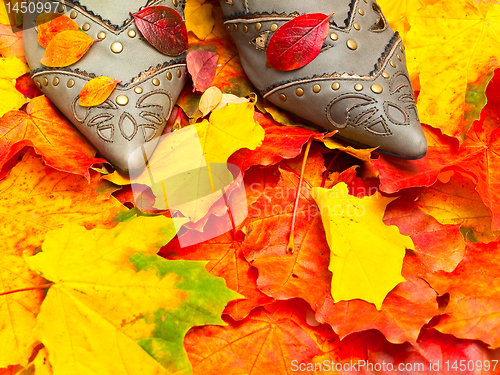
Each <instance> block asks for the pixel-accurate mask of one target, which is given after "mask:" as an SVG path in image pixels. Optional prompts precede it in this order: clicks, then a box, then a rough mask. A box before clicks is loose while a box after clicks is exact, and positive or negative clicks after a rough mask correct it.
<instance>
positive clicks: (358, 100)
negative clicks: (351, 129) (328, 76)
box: [325, 94, 376, 129]
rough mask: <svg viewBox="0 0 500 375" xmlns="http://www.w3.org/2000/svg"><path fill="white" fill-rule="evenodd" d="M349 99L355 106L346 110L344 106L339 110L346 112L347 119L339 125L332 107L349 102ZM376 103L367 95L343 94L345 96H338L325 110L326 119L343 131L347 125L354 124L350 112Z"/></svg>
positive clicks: (350, 106) (344, 115)
mask: <svg viewBox="0 0 500 375" xmlns="http://www.w3.org/2000/svg"><path fill="white" fill-rule="evenodd" d="M349 99H353V100H354V101H355V104H353V103H350V105H349V106H345V107H344V108H342V106H340V107H341V108H339V109H342V110H343V111H344V113H343V117H345V119H344V120H343V122H342V123H339V122H338V121H335V119H334V118H333V116H332V107H333V106H335V105H336V104H339V103H340V102H342V101H343V100H349ZM374 103H376V100H375V99H373V98H371V97H369V96H367V95H364V94H343V95H339V96H337V97H336V98H335V99H334V100H332V101H331V102H330V103H329V104H328V105H327V106H326V109H325V112H326V118H327V119H328V121H330V123H331V124H332V125H334V126H335V127H336V128H338V129H343V128H345V127H346V126H347V125H350V124H351V123H352V122H353V121H351V118H350V112H351V110H353V109H355V108H359V107H362V106H367V105H370V104H374ZM358 117H359V116H357V117H356V118H358ZM354 122H356V120H354ZM358 125H359V124H358Z"/></svg>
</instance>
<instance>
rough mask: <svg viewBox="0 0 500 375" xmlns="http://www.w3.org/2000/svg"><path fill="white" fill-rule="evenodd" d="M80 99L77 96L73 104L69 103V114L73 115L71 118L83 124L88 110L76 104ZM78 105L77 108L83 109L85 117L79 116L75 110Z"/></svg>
mask: <svg viewBox="0 0 500 375" xmlns="http://www.w3.org/2000/svg"><path fill="white" fill-rule="evenodd" d="M79 99H80V95H78V96H77V97H76V98H75V99H74V100H73V103H71V112H72V113H73V117H74V118H75V119H76V120H77V121H78V122H81V123H84V122H85V120H86V119H87V117H88V116H89V113H90V109H89V108H88V107H82V106H80V105H79V104H78V100H79ZM77 105H78V107H79V108H84V109H85V115H83V116H79V115H78V111H77V109H76V106H77Z"/></svg>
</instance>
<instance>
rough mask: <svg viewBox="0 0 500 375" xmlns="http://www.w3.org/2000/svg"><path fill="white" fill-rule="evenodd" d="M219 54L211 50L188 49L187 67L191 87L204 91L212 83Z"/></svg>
mask: <svg viewBox="0 0 500 375" xmlns="http://www.w3.org/2000/svg"><path fill="white" fill-rule="evenodd" d="M218 60H219V55H217V53H215V52H211V51H202V50H199V51H190V52H189V53H188V55H187V68H188V71H189V74H191V77H192V78H193V89H194V90H197V91H201V92H204V91H205V90H207V89H208V88H209V87H210V85H211V84H212V82H213V80H214V78H215V71H216V70H217V62H218Z"/></svg>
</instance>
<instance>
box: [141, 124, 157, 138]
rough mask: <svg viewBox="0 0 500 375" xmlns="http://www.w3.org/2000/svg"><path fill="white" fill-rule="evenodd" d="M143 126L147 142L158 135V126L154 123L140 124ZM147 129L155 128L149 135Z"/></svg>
mask: <svg viewBox="0 0 500 375" xmlns="http://www.w3.org/2000/svg"><path fill="white" fill-rule="evenodd" d="M140 126H142V134H143V135H144V139H145V140H146V142H149V141H150V140H152V139H154V138H155V136H156V133H158V128H156V127H155V126H153V125H140ZM145 129H152V130H153V133H151V134H150V135H149V136H148V135H147V134H146V130H145Z"/></svg>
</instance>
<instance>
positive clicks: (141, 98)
mask: <svg viewBox="0 0 500 375" xmlns="http://www.w3.org/2000/svg"><path fill="white" fill-rule="evenodd" d="M157 94H162V95H166V96H167V97H168V99H169V103H170V107H172V97H171V96H170V93H169V92H168V91H166V90H156V91H151V92H148V93H147V94H145V95H143V96H141V97H140V98H139V100H137V103H136V105H135V107H136V108H161V109H162V110H163V106H161V105H159V104H147V103H146V104H143V103H144V101H145V100H146V99H148V98H149V97H150V96H153V95H157Z"/></svg>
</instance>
